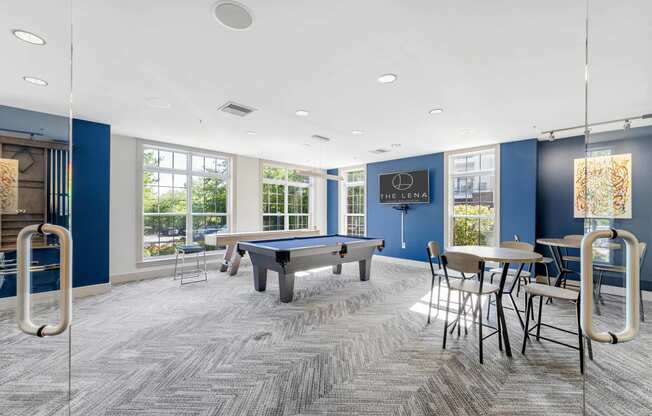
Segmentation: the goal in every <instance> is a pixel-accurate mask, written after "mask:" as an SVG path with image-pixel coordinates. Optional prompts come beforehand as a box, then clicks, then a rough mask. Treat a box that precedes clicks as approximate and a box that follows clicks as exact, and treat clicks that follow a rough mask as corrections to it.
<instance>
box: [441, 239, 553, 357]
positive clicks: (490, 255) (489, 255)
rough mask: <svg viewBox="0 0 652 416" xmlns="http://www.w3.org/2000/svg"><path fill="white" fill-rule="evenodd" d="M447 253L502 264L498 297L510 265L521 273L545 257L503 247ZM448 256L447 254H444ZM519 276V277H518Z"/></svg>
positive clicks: (508, 349)
mask: <svg viewBox="0 0 652 416" xmlns="http://www.w3.org/2000/svg"><path fill="white" fill-rule="evenodd" d="M446 252H449V253H465V254H473V255H474V256H478V257H480V258H481V259H483V260H484V261H494V262H498V263H502V265H503V272H502V274H501V276H500V284H499V288H500V289H499V291H498V296H499V297H500V296H502V294H503V289H504V287H505V281H506V280H507V273H508V272H509V265H510V263H514V264H520V265H521V266H520V268H519V274H520V271H521V270H522V269H523V266H524V265H526V264H531V263H536V262H538V261H541V259H543V256H542V255H541V254H539V253H535V252H533V251H526V250H516V249H512V248H502V247H488V246H452V247H449V248H448V249H447V250H446ZM444 254H446V253H444ZM517 276H518V275H517ZM499 315H500V320H501V326H502V330H503V339H504V340H505V351H506V353H507V356H508V357H511V356H512V349H511V347H510V345H509V335H508V334H507V323H506V322H505V316H504V315H503V314H499Z"/></svg>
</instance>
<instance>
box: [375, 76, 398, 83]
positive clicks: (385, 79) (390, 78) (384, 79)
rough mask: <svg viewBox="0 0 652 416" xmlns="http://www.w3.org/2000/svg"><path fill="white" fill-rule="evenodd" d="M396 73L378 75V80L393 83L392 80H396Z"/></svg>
mask: <svg viewBox="0 0 652 416" xmlns="http://www.w3.org/2000/svg"><path fill="white" fill-rule="evenodd" d="M396 78H398V77H397V76H396V74H383V75H381V76H379V77H378V82H380V83H381V84H391V83H392V82H394V81H396Z"/></svg>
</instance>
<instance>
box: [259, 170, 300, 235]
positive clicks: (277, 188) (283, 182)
mask: <svg viewBox="0 0 652 416" xmlns="http://www.w3.org/2000/svg"><path fill="white" fill-rule="evenodd" d="M262 182H263V195H262V205H263V206H262V208H263V231H280V230H302V229H308V228H310V224H311V210H310V197H311V195H310V194H311V189H312V181H311V179H310V178H309V177H308V176H304V175H300V174H299V173H298V171H297V170H295V169H291V168H287V167H283V166H274V165H264V166H263V170H262Z"/></svg>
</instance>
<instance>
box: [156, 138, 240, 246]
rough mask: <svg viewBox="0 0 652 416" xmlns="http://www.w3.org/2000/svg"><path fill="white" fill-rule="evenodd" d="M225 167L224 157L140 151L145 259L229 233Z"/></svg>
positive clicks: (170, 151) (163, 149)
mask: <svg viewBox="0 0 652 416" xmlns="http://www.w3.org/2000/svg"><path fill="white" fill-rule="evenodd" d="M229 165H230V161H229V159H227V158H224V157H216V156H208V155H203V154H198V153H193V152H188V151H184V150H175V149H166V148H159V147H152V146H146V147H145V148H144V149H143V258H151V257H157V256H165V255H171V254H174V249H175V246H176V245H179V244H185V243H190V242H194V243H198V244H201V245H203V244H204V235H206V234H210V233H216V232H224V231H227V230H228V221H227V218H228V213H227V212H228V210H227V205H228V188H229V186H228V184H229Z"/></svg>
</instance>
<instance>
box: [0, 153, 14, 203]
mask: <svg viewBox="0 0 652 416" xmlns="http://www.w3.org/2000/svg"><path fill="white" fill-rule="evenodd" d="M16 211H18V161H17V160H15V159H0V213H2V214H15V213H16Z"/></svg>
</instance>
